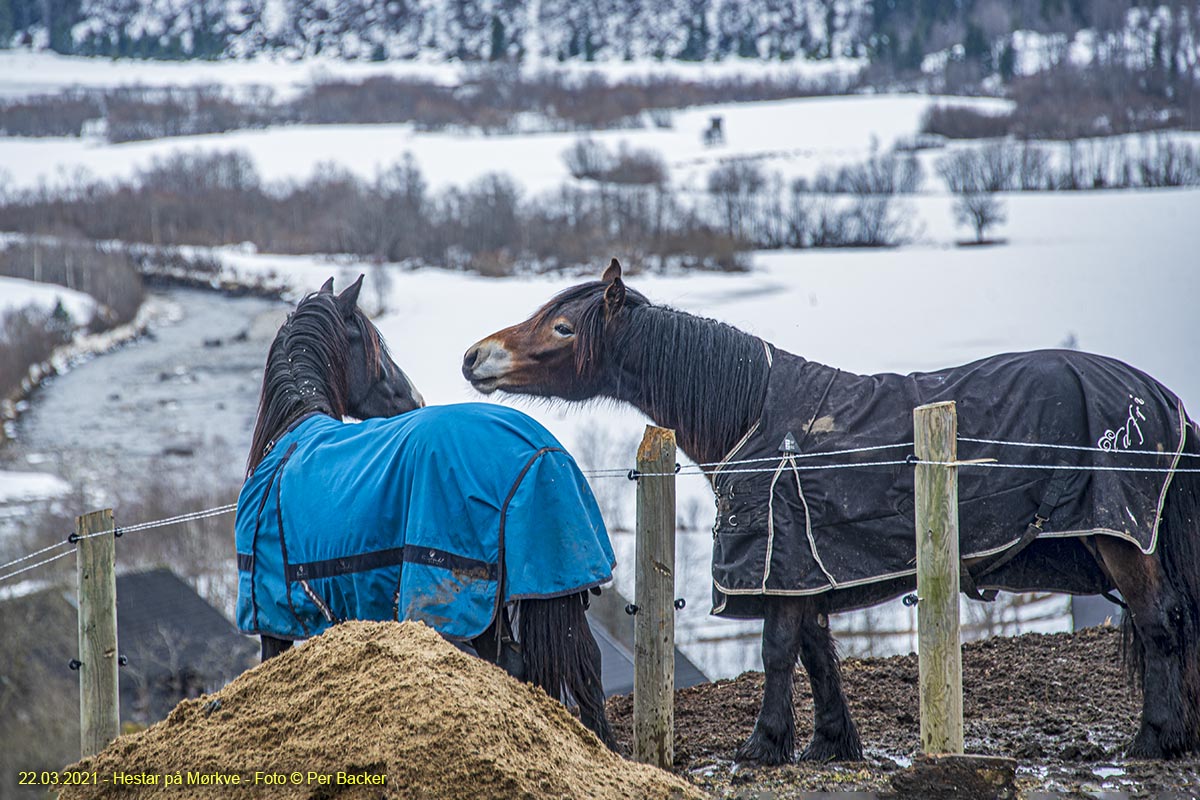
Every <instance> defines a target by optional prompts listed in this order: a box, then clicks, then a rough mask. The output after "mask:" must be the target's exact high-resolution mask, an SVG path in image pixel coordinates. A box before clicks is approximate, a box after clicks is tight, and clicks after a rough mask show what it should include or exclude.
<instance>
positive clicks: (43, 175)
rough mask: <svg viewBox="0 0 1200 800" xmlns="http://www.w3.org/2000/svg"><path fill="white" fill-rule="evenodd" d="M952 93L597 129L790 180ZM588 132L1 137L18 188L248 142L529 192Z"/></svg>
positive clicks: (894, 133) (673, 157) (706, 164)
mask: <svg viewBox="0 0 1200 800" xmlns="http://www.w3.org/2000/svg"><path fill="white" fill-rule="evenodd" d="M945 101H946V98H939V97H928V96H919V95H890V96H889V95H885V96H879V97H865V96H852V97H833V98H809V99H801V100H784V101H773V102H763V103H742V104H726V105H717V106H705V107H702V108H695V109H689V110H686V111H678V112H675V113H674V114H673V127H672V128H669V129H660V128H655V127H646V128H638V129H632V130H612V131H600V132H597V133H594V134H591V138H592V139H594V140H595V141H597V142H600V143H602V144H604V145H605V146H606V147H608V148H609V149H612V150H616V149H617V148H619V147H620V146H621V145H623V144H624V145H626V146H629V147H633V148H649V149H652V150H656V151H658V152H659V153H660V154H662V156H663V157H664V158H665V159H666V161H667V163H668V164H669V165H670V166H671V167H672V177H673V178H674V180H675V182H676V183H678V184H680V185H684V186H693V187H696V188H699V187H703V185H704V184H703V176H704V175H706V174H707V172H708V170H710V169H711V168H712V167H713V166H715V165H716V164H717V163H719V162H720V161H722V160H724V159H730V158H753V159H756V160H760V161H762V162H763V163H764V164H765V165H766V166H769V167H770V168H772V169H776V170H778V171H780V172H781V173H782V174H783V175H784V177H786V178H791V177H795V176H796V175H809V174H812V173H813V172H815V171H816V169H817V168H818V167H821V166H829V165H834V166H836V165H840V164H844V163H848V162H853V161H859V160H862V159H864V158H866V157H868V156H869V155H870V154H871V152H872V151H873V150H874V149H876V148H879V149H883V150H887V149H890V148H891V147H892V145H893V144H894V143H895V141H896V140H897V139H899V138H902V137H909V136H911V135H912V134H913V133H915V132H916V130H917V128H918V127H919V123H920V119H921V115H922V114H923V113H924V112H925V110H926V109H927V108H929V106H930V105H933V104H935V103H938V102H945ZM954 102H955V103H956V104H962V105H972V106H976V107H981V108H985V109H997V108H1006V107H1007V106H1006V105H1005V103H1004V101H998V100H992V99H987V98H955V99H954ZM712 116H721V117H723V118H724V127H725V137H726V143H725V144H724V145H719V146H716V147H705V146H704V144H703V142H702V140H701V133H702V132H703V131H704V129H705V128H707V127H708V125H709V119H710V117H712ZM580 138H581V135H580V134H576V133H540V134H516V135H495V136H484V135H480V134H478V133H474V132H461V133H454V132H436V133H426V132H421V131H417V130H415V129H414V128H413V126H411V125H292V126H286V127H281V128H271V129H267V130H245V131H233V132H230V133H225V134H212V135H204V136H181V137H175V138H170V139H159V140H154V141H146V142H128V143H123V144H108V143H107V142H104V141H102V140H99V139H89V138H83V139H79V138H73V137H72V138H39V139H27V138H17V137H7V138H5V137H0V153H3V155H2V156H0V169H2V170H3V171H4V173H6V174H7V175H8V177H9V185H10V186H12V187H14V188H16V187H23V186H25V187H27V186H34V185H37V184H38V183H39V182H46V183H50V184H52V185H53V184H60V183H63V182H71V181H73V180H75V179H76V178H77V177H78V176H80V175H90V176H93V177H97V178H104V179H112V178H121V177H127V176H129V175H130V174H131V173H132V172H133V171H134V170H136V169H138V168H145V167H148V166H149V165H150V164H151V163H152V162H153V160H154V159H156V158H158V159H161V158H164V157H166V156H168V155H170V154H171V153H174V152H177V151H185V152H196V151H213V150H221V151H229V150H239V151H242V152H244V153H246V154H247V155H248V156H249V157H250V158H251V159H252V160H253V161H254V163H255V165H256V166H257V168H258V171H259V174H260V175H261V176H262V177H263V178H264V179H266V180H268V181H281V180H288V179H304V178H308V177H309V176H310V175H312V174H313V173H314V172H315V171H316V170H318V169H319V170H322V171H324V170H327V166H328V165H329V164H337V165H339V166H341V167H343V168H345V169H348V170H350V171H351V172H353V173H356V174H358V175H360V176H361V177H364V178H368V179H369V178H372V177H374V176H375V174H376V173H377V172H378V171H379V170H380V169H381V168H383V167H387V166H389V165H391V164H393V163H395V162H397V161H399V160H400V159H401V158H402V157H403V156H404V155H405V154H406V153H411V154H412V156H413V157H414V158H415V159H416V162H417V165H418V166H419V167H420V168H421V170H422V172H423V173H424V175H425V177H426V178H427V180H428V181H429V183H430V185H431V186H433V187H434V188H443V187H446V186H448V185H463V184H466V183H469V182H470V181H471V180H473V179H475V178H477V177H479V176H481V175H484V174H486V173H489V172H506V173H509V174H510V175H512V176H513V177H514V178H515V179H516V180H517V182H518V183H519V184H520V185H521V186H523V187H524V188H525V189H526V190H528V191H531V192H537V191H541V190H544V189H550V188H553V187H555V186H558V185H560V184H562V183H563V182H566V181H569V180H570V174H569V172H568V170H567V167H566V164H565V163H564V161H563V158H562V155H563V153H564V152H565V151H566V150H567V149H568V148H569V147H571V145H573V144H575V143H576V142H577V141H579V139H580Z"/></svg>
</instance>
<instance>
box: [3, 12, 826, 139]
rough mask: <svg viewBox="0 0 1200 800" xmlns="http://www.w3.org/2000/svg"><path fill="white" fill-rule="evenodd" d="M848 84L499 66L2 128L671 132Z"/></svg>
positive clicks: (100, 93) (103, 93)
mask: <svg viewBox="0 0 1200 800" xmlns="http://www.w3.org/2000/svg"><path fill="white" fill-rule="evenodd" d="M3 1H4V0H0V2H3ZM849 88H850V84H849V82H847V81H845V80H843V79H837V78H833V79H829V80H815V79H807V78H801V77H797V76H792V77H777V78H773V77H764V78H726V79H721V80H716V81H709V82H704V83H698V82H692V81H686V80H681V79H677V78H672V77H644V78H636V79H630V80H625V81H620V82H617V83H610V82H608V81H607V80H604V79H603V78H601V77H600V76H590V77H584V78H574V77H571V76H566V75H562V74H557V73H545V74H541V75H536V76H522V75H521V74H520V73H519V72H516V71H514V70H510V69H503V68H497V69H494V70H487V71H482V72H480V73H479V74H477V75H474V76H472V77H470V78H468V79H467V80H465V82H464V83H462V84H461V85H459V86H453V87H450V86H443V85H441V84H438V83H435V82H432V81H427V80H422V79H402V78H394V77H390V76H378V77H373V78H368V79H366V80H363V81H356V82H352V81H342V80H330V81H321V82H318V83H316V84H314V85H312V86H310V87H308V88H307V89H305V90H304V91H302V92H301V93H300V95H299V96H298V97H297V98H295V99H293V100H289V101H286V102H284V101H278V100H276V99H275V98H274V96H273V94H272V93H271V92H270V91H269V90H266V89H262V90H258V91H255V92H253V93H251V95H250V96H246V95H245V92H244V91H239V92H238V93H237V94H234V93H232V92H230V91H229V90H227V89H223V88H221V87H217V86H200V87H189V88H181V87H176V88H169V89H165V88H144V87H143V88H137V87H126V88H121V89H110V90H80V89H69V90H66V91H63V92H60V93H58V94H52V95H37V96H32V97H22V98H12V99H7V100H0V131H3V132H4V133H5V134H7V135H9V136H80V135H82V134H84V133H85V132H87V131H89V130H94V131H95V132H97V133H103V134H104V135H105V137H106V138H107V139H108V140H109V141H111V142H125V141H132V140H140V139H157V138H162V137H166V136H182V135H194V134H204V133H223V132H225V131H231V130H238V129H242V128H262V127H266V126H269V125H288V124H297V123H301V124H316V125H324V124H382V123H412V124H413V125H415V126H416V127H417V128H419V129H421V130H442V129H446V128H452V127H465V128H474V129H479V130H483V131H487V132H493V133H494V132H507V131H514V130H516V127H517V124H518V121H519V120H520V119H522V118H523V119H525V120H526V123H525V124H526V125H527V124H528V120H529V119H530V117H536V118H538V119H539V120H540V122H539V123H538V127H540V128H542V129H547V130H596V129H603V128H613V127H630V126H641V125H644V124H646V123H645V120H644V119H643V115H645V116H652V117H653V118H654V119H653V124H667V125H669V124H670V116H669V113H667V112H665V111H664V110H666V109H677V108H686V107H689V106H697V105H706V104H713V103H722V102H733V101H752V100H780V99H788V98H795V97H811V96H814V95H818V94H830V93H843V92H845V91H848V89H849ZM89 126H91V127H89Z"/></svg>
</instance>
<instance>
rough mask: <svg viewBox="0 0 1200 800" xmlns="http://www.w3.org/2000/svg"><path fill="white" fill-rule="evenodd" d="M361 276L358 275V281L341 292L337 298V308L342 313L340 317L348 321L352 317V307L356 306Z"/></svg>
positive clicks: (361, 280) (360, 287) (360, 288)
mask: <svg viewBox="0 0 1200 800" xmlns="http://www.w3.org/2000/svg"><path fill="white" fill-rule="evenodd" d="M362 282H363V276H362V275H359V276H358V280H356V281H355V282H354V283H352V284H350V285H349V286H347V287H346V288H345V289H343V290H342V293H341V294H339V295H338V296H337V307H338V310H340V311H341V312H342V316H343V317H345V318H346V319H350V318H351V317H353V316H354V307H355V306H356V305H357V304H358V293H359V292H360V291H361V290H362Z"/></svg>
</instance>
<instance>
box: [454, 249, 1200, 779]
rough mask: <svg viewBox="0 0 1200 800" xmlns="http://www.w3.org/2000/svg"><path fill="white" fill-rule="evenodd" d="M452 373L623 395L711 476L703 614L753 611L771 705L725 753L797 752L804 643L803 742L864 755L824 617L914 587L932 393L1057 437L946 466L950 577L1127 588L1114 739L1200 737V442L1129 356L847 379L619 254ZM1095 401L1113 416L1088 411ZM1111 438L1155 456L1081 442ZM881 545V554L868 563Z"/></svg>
mask: <svg viewBox="0 0 1200 800" xmlns="http://www.w3.org/2000/svg"><path fill="white" fill-rule="evenodd" d="M462 371H463V375H464V376H465V377H466V378H467V379H468V380H469V381H470V382H471V383H472V385H473V386H474V387H475V388H476V389H477V390H479V391H480V392H484V393H490V392H493V391H496V390H503V391H506V392H511V393H515V394H524V395H535V396H539V397H553V398H560V399H565V400H569V401H585V400H588V399H590V398H594V397H607V398H613V399H617V400H621V401H625V402H627V403H630V404H631V405H633V406H635V407H637V408H638V409H640V410H641V411H643V412H644V413H645V414H647V415H648V416H649V417H650V418H652V419H653V420H654V421H655V423H656V424H658V425H662V426H666V427H670V428H674V429H675V430H676V433H677V435H678V437H679V441H680V445H681V447H682V449H683V451H684V452H685V453H687V455H688V456H689V457H690V458H692V459H693V460H695V461H696V462H697V463H698V464H700V465H701V466H702V467H703V468H704V469H705V471H706V472H707V473H708V474H709V477H710V479H711V481H712V483H713V487H714V490H715V491H716V493H717V499H718V508H719V512H718V520H717V525H716V526H715V528H714V533H715V537H714V551H713V567H714V586H715V590H716V591H715V592H714V594H715V596H716V607H715V608H714V613H726V614H729V615H731V616H747V617H762V618H763V619H764V620H765V622H764V627H763V639H762V658H763V666H764V669H765V672H766V688H765V692H764V697H763V705H762V709H761V711H760V714H759V717H758V721H757V723H756V725H755V728H754V732H753V734H752V735H751V736H750V738H749V740H748V741H746V742H745V743H744V744H743V745H742V747H741V748H740V749H739V751H738V753H737V758H738V759H739V760H750V761H758V762H762V763H770V764H776V763H782V762H786V761H788V760H790V759H791V758H792V757H793V753H794V744H793V739H794V733H795V730H794V728H795V724H794V720H793V705H792V673H793V670H794V668H795V663H796V658H797V655H798V656H799V659H800V661H801V663H803V665H804V668H805V670H806V671H807V672H808V677H809V681H810V682H811V685H812V693H813V702H814V717H815V719H814V726H813V736H812V740H811V741H810V742H809V744H808V746H807V747H806V748H805V749H804V751H803V753H802V755H801V757H802V758H804V759H809V760H829V759H851V760H854V759H859V758H861V756H862V747H861V744H860V741H859V737H858V733H857V731H856V729H855V726H854V723H853V721H852V720H851V717H850V713H849V709H848V708H847V705H846V700H845V697H844V695H843V693H842V688H841V676H840V671H839V666H838V659H837V655H836V651H835V645H834V642H833V639H832V637H831V635H830V632H829V629H828V618H827V614H829V613H832V612H837V611H844V610H847V609H853V608H861V607H865V606H869V605H872V604H875V603H879V602H882V601H884V600H887V599H890V598H894V597H897V596H899V595H901V594H904V593H906V592H909V591H911V590H912V589H913V587H914V585H915V579H914V577H913V572H914V570H913V569H912V568H911V562H909V561H908V559H910V558H912V555H913V550H914V547H915V537H914V535H913V528H912V524H913V511H912V509H913V501H912V474H913V470H912V467H911V464H910V463H906V455H907V456H911V449H912V445H911V443H912V409H913V408H914V407H915V406H916V405H920V404H922V403H925V402H930V401H931V400H943V399H957V400H958V401H959V424H960V428H959V435H960V437H961V438H960V445H961V446H962V447H963V448H966V447H967V446H968V444H969V443H970V442H973V444H971V446H972V447H976V446H979V452H977V453H973V454H972V455H985V454H986V455H987V456H988V457H989V458H990V459H991V460H996V458H997V457H1003V456H1004V455H1005V454H1006V453H1007V452H1009V450H1011V448H1010V449H1009V450H1006V449H1005V447H1004V446H1003V445H1001V444H998V443H995V442H992V443H981V440H983V439H985V438H987V439H992V440H1000V439H1002V438H1006V437H1004V436H1001V435H997V432H1000V433H1003V432H1009V433H1010V434H1013V435H1015V436H1016V437H1017V438H1015V439H1014V438H1008V439H1007V441H1018V442H1041V443H1050V444H1051V448H1038V449H1036V450H1033V449H1026V450H1021V451H1020V452H1021V453H1022V456H1021V457H1022V459H1028V460H1032V461H1033V462H1034V466H1035V467H1036V468H1035V469H1033V470H1029V469H1016V468H1013V469H1007V470H1002V469H983V468H977V469H974V470H967V469H965V468H963V469H960V473H961V474H960V502H961V510H960V514H961V520H962V522H961V523H960V529H961V531H962V537H963V544H962V553H963V558H964V572H963V575H964V580H965V583H964V586H965V587H966V588H965V589H964V591H974V592H976V593H977V589H987V588H998V589H1005V590H1010V591H1032V590H1051V591H1065V592H1070V593H1076V594H1108V593H1111V592H1112V591H1113V590H1114V589H1115V590H1119V591H1120V593H1121V595H1123V597H1124V602H1125V603H1127V604H1128V608H1127V612H1126V614H1125V620H1124V630H1125V633H1126V644H1127V647H1126V658H1127V664H1128V665H1129V666H1130V669H1131V677H1132V678H1133V679H1135V680H1137V681H1139V682H1140V686H1141V688H1142V690H1143V695H1144V705H1143V711H1142V719H1141V725H1140V728H1139V730H1138V731H1137V733H1136V736H1135V737H1134V739H1133V742H1132V744H1131V745H1130V747H1129V748H1128V751H1127V753H1128V755H1129V756H1131V757H1147V758H1162V757H1171V756H1176V755H1180V754H1184V753H1189V752H1195V751H1196V750H1197V749H1200V545H1198V543H1197V538H1198V536H1200V475H1197V474H1196V472H1197V470H1196V468H1197V467H1200V459H1196V458H1187V459H1186V462H1185V463H1183V464H1179V462H1180V460H1181V459H1182V458H1184V457H1187V456H1195V455H1197V454H1200V446H1198V444H1197V435H1198V434H1197V430H1196V429H1195V426H1194V424H1193V423H1190V422H1189V421H1188V420H1187V418H1186V416H1185V415H1184V414H1183V411H1182V406H1181V405H1179V404H1178V401H1177V400H1176V399H1175V398H1174V396H1173V395H1171V394H1170V393H1169V392H1168V391H1167V390H1165V389H1163V388H1162V387H1161V386H1160V385H1159V384H1157V383H1156V382H1154V381H1153V380H1152V379H1150V378H1148V377H1147V376H1145V375H1143V374H1142V373H1139V372H1137V371H1136V370H1134V369H1132V368H1131V367H1128V366H1126V365H1124V364H1121V363H1120V362H1116V361H1114V360H1111V359H1105V358H1102V357H1099V356H1091V355H1087V354H1081V353H1073V352H1070V351H1040V352H1035V353H1026V354H1011V355H1007V356H997V357H994V358H991V359H984V360H983V361H980V362H976V363H975V364H971V365H967V366H965V367H961V368H955V369H951V370H945V371H942V372H937V373H929V374H925V375H920V374H918V375H912V376H907V377H901V376H897V375H873V376H858V375H851V374H848V373H844V372H841V371H839V370H836V369H832V368H829V367H825V366H823V365H820V364H816V363H815V362H809V361H806V360H804V359H802V358H800V357H798V356H794V355H792V354H789V353H786V352H785V351H782V350H779V349H777V348H775V347H773V346H771V345H769V344H767V343H765V342H763V341H762V340H760V339H758V338H757V337H755V336H751V335H749V334H746V333H743V332H741V331H739V330H736V329H735V328H732V327H730V326H728V325H724V324H721V323H719V322H715V321H712V320H707V319H701V318H698V317H695V316H692V315H689V314H686V313H683V312H680V311H676V310H673V309H670V308H665V307H663V306H656V305H654V304H652V303H651V302H650V301H649V300H647V299H646V298H645V297H644V296H642V295H641V294H639V293H638V292H636V291H633V290H631V289H627V288H626V286H625V284H624V282H623V281H622V279H621V268H620V265H619V264H618V263H617V261H616V259H614V260H613V262H612V264H611V265H610V266H609V268H608V269H607V270H606V271H605V273H604V275H603V278H602V280H600V281H594V282H589V283H584V284H581V285H578V286H574V287H572V288H568V289H566V290H564V291H562V292H561V293H559V294H558V295H556V296H555V297H554V298H552V299H551V300H550V301H549V302H548V303H546V304H545V305H544V306H543V307H542V308H541V309H540V310H538V311H537V312H536V313H535V314H534V315H533V316H532V317H531V318H530V319H528V320H527V321H525V322H523V323H520V324H518V325H514V326H512V327H509V328H506V329H504V330H502V331H499V332H497V333H495V334H492V335H491V336H489V337H487V338H485V339H483V340H481V341H480V342H478V343H476V344H475V345H473V346H472V347H471V348H470V349H469V350H468V351H467V352H466V354H465V357H464V360H463V365H462ZM1101 386H1103V387H1119V390H1118V389H1112V388H1108V389H1107V391H1100V389H1099V388H1097V387H1101ZM1127 389H1128V394H1126V390H1127ZM1105 408H1107V409H1108V411H1107V412H1105V413H1107V414H1109V416H1108V417H1105V418H1104V420H1105V421H1109V420H1111V421H1110V422H1109V427H1107V428H1105V427H1104V426H1103V425H1101V426H1100V427H1096V423H1094V422H1093V420H1094V415H1095V414H1096V413H1097V409H1105ZM1155 420H1158V422H1155ZM964 430H966V431H967V433H964ZM1014 432H1015V433H1014ZM838 437H842V438H838ZM872 437H874V438H872ZM971 437H978V438H971ZM864 441H866V442H871V443H873V444H872V445H871V446H869V447H868V448H867V452H865V453H844V452H843V453H842V454H841V455H840V456H838V458H840V459H841V460H844V461H847V462H858V463H857V466H858V468H856V469H840V470H833V469H812V470H809V469H806V465H808V464H813V463H820V462H819V461H818V462H813V461H805V460H804V459H805V458H808V457H811V456H813V455H814V454H817V455H819V454H820V453H821V452H822V451H825V452H827V451H829V450H833V449H836V448H837V443H838V442H843V443H846V442H848V443H851V444H853V443H862V442H864ZM980 445H981V446H980ZM896 447H899V448H901V449H890V450H889V448H896ZM904 447H907V454H906V452H905V449H903V448H904ZM1159 448H1161V451H1160V449H1159ZM846 449H856V448H846ZM1106 451H1107V452H1106ZM1114 454H1119V455H1120V456H1122V457H1123V458H1128V459H1141V460H1140V461H1134V462H1132V463H1136V464H1140V465H1150V469H1151V470H1157V471H1156V472H1147V473H1145V474H1143V475H1141V477H1139V476H1138V475H1137V474H1134V473H1121V472H1113V471H1104V470H1105V469H1106V467H1104V466H1103V465H1102V464H1099V463H1095V462H1089V461H1088V460H1087V459H1096V460H1098V459H1101V458H1110V457H1112V456H1113V455H1114ZM959 457H960V458H965V456H964V455H963V454H961V453H960V456H959ZM835 460H836V459H835ZM872 460H874V461H875V462H876V463H875V464H874V465H872V464H870V463H865V462H870V461H872ZM909 460H911V459H909ZM731 461H732V462H734V463H732V464H731V463H729V462H731ZM1010 461H1011V459H1010ZM737 462H748V463H742V464H738V463H737ZM1104 463H1105V464H1109V463H1112V462H1104ZM1122 463H1126V464H1128V463H1131V462H1130V461H1125V462H1122ZM764 465H766V467H765V468H764ZM762 473H766V477H765V478H762V477H760V474H762ZM850 476H856V477H850ZM1126 517H1128V518H1129V519H1132V520H1133V525H1130V523H1129V520H1128V519H1126ZM1077 518H1078V519H1081V520H1084V522H1081V523H1079V524H1076V523H1075V519H1077ZM879 560H883V561H884V562H886V563H888V564H890V565H891V571H889V570H888V569H872V567H873V566H874V565H875V564H876V562H877V561H879ZM747 564H749V565H750V567H751V568H752V569H751V573H752V574H751V575H750V576H749V577H747V576H746V574H745V573H744V567H745V566H746V565H747ZM739 570H742V571H739ZM972 582H974V583H977V584H978V587H977V588H976V587H972V586H971V583H972ZM980 596H982V595H980Z"/></svg>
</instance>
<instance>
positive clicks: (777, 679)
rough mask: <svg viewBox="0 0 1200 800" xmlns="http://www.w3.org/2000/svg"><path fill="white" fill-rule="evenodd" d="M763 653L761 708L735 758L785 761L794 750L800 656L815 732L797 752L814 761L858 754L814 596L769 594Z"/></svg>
mask: <svg viewBox="0 0 1200 800" xmlns="http://www.w3.org/2000/svg"><path fill="white" fill-rule="evenodd" d="M764 602H765V604H766V617H765V619H764V621H763V640H762V642H763V643H762V657H763V670H764V672H765V674H766V686H765V688H764V690H763V703H762V709H761V710H760V711H759V715H758V720H757V722H755V723H754V732H753V733H751V734H750V738H749V739H748V740H747V741H746V743H745V744H743V745H742V746H741V747H740V748H739V749H738V752H737V755H736V756H735V758H736V759H737V760H738V761H757V762H760V763H763V764H784V763H787V762H788V761H791V759H792V755H793V753H794V752H795V737H796V721H795V712H794V706H793V703H792V681H793V679H794V676H795V669H796V658H797V656H799V657H800V659H801V661H802V662H803V663H804V669H805V670H806V671H807V672H808V680H809V683H810V685H811V686H812V693H813V718H814V719H813V723H814V724H813V738H812V741H811V742H810V743H809V745H808V747H806V748H805V750H804V753H803V754H802V755H801V758H803V759H805V760H814V761H830V760H834V759H848V760H857V759H861V758H862V745H861V744H860V743H859V739H858V731H857V730H856V729H855V727H854V722H853V720H851V719H850V709H849V708H848V707H847V705H846V698H845V696H844V695H843V694H842V681H841V673H840V672H839V670H838V662H837V653H836V651H835V649H834V644H833V638H832V637H831V636H830V634H829V629H828V627H827V626H826V625H822V624H821V619H820V618H819V615H818V608H817V606H816V603H815V602H814V601H813V600H810V599H808V598H793V597H767V598H764Z"/></svg>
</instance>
